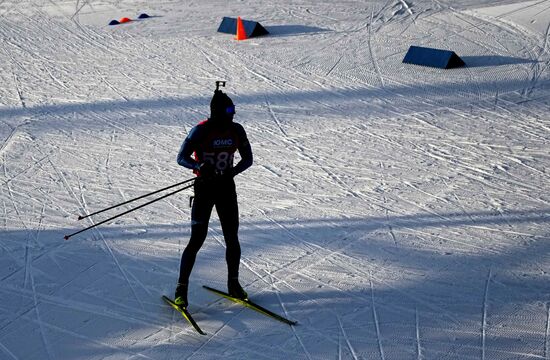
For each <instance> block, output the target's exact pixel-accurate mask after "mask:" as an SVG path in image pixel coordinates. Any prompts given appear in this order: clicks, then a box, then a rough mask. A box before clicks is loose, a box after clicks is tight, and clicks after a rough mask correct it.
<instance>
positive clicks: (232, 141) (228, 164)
mask: <svg viewBox="0 0 550 360" xmlns="http://www.w3.org/2000/svg"><path fill="white" fill-rule="evenodd" d="M237 150H238V151H239V155H240V156H241V160H240V161H239V163H238V164H237V165H236V166H233V159H234V157H235V152H236V151H237ZM204 162H209V163H210V164H212V165H213V166H214V168H215V169H216V171H217V172H218V173H219V174H224V173H227V172H229V171H231V173H232V174H233V175H237V174H239V173H241V172H243V171H244V170H246V169H248V168H249V167H250V166H251V165H252V162H253V159H252V148H251V147H250V142H249V141H248V138H247V136H246V132H245V131H244V128H243V127H242V126H241V125H240V124H238V123H234V122H231V123H229V124H226V125H225V126H220V124H218V123H216V122H214V121H212V120H211V119H207V120H205V121H202V122H200V123H199V124H198V125H196V126H195V127H194V128H193V129H191V131H190V132H189V134H188V135H187V137H186V138H185V140H184V141H183V144H182V145H181V148H180V151H179V153H178V164H179V165H181V166H184V167H186V168H188V169H193V170H194V172H195V173H196V174H197V175H199V173H198V170H199V167H200V164H202V163H204Z"/></svg>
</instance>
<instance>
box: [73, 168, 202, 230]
mask: <svg viewBox="0 0 550 360" xmlns="http://www.w3.org/2000/svg"><path fill="white" fill-rule="evenodd" d="M195 179H196V177H194V178H191V179H187V180H185V181H182V182H179V183H177V184H174V185H170V186H167V187H165V188H162V189H159V190H156V191H153V192H150V193H148V194H145V195H141V196H138V197H137V198H134V199H130V200H128V201H125V202H122V203H120V204H116V205H113V206H111V207H108V208H105V209H103V210H98V211H96V212H94V213H91V214H88V215H85V216H82V215H78V220H82V219H86V218H87V217H90V216H94V215H97V214H100V213H102V212H105V211H108V210H111V209H114V208H116V207H119V206H122V205H126V204H128V203H131V202H133V201H136V200H139V199H143V198H144V197H147V196H151V195H154V194H156V193H159V192H161V191H164V190H168V189H171V188H173V187H176V186H179V185H183V184H185V183H188V182H190V181H193V180H195Z"/></svg>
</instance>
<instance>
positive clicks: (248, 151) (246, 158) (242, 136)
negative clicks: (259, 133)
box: [233, 124, 253, 175]
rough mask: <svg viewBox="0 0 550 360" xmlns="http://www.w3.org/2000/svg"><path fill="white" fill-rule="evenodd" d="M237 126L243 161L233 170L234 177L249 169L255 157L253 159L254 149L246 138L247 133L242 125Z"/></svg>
mask: <svg viewBox="0 0 550 360" xmlns="http://www.w3.org/2000/svg"><path fill="white" fill-rule="evenodd" d="M235 125H237V126H236V127H237V134H238V136H239V141H238V143H239V149H238V150H239V155H241V160H240V161H239V163H238V164H237V165H235V167H234V168H233V175H237V174H240V173H242V172H243V171H245V170H246V169H248V168H249V167H251V166H252V163H253V157H252V147H251V146H250V142H249V141H248V137H247V136H246V132H245V131H244V128H243V127H242V126H241V125H238V124H235Z"/></svg>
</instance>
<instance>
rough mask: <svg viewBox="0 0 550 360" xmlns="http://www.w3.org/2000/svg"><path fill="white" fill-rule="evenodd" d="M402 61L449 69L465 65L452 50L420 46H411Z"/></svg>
mask: <svg viewBox="0 0 550 360" xmlns="http://www.w3.org/2000/svg"><path fill="white" fill-rule="evenodd" d="M403 62H404V63H406V64H414V65H422V66H429V67H435V68H439V69H451V68H457V67H461V66H464V65H466V64H465V63H464V61H462V59H461V58H460V57H459V56H458V55H457V54H456V53H455V52H454V51H451V50H441V49H434V48H428V47H422V46H411V47H410V48H409V51H407V54H406V55H405V58H404V59H403Z"/></svg>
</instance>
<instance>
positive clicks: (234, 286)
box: [227, 278, 248, 300]
mask: <svg viewBox="0 0 550 360" xmlns="http://www.w3.org/2000/svg"><path fill="white" fill-rule="evenodd" d="M227 292H228V293H229V295H231V296H233V297H234V298H237V299H241V300H246V299H248V294H247V293H246V291H244V290H243V288H242V286H241V284H239V279H237V278H233V279H229V280H228V281H227Z"/></svg>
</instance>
